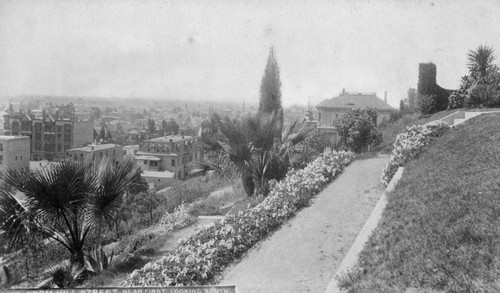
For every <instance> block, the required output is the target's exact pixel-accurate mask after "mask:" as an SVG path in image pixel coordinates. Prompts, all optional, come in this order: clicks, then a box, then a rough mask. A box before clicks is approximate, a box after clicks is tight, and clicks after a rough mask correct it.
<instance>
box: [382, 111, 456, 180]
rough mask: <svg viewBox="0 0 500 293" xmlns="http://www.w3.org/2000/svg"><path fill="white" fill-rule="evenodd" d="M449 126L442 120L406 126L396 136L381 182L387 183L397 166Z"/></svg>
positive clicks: (401, 164) (405, 161)
mask: <svg viewBox="0 0 500 293" xmlns="http://www.w3.org/2000/svg"><path fill="white" fill-rule="evenodd" d="M449 128H450V127H449V126H448V124H446V123H445V122H443V121H432V122H429V123H427V124H425V125H412V126H408V127H407V128H406V132H404V133H400V134H399V135H398V136H397V137H396V141H395V142H394V148H393V150H392V155H391V158H390V159H389V162H387V165H386V166H385V168H384V170H383V171H382V178H381V181H382V183H384V184H385V185H388V184H389V182H390V181H391V179H392V177H393V176H394V174H396V171H397V170H398V168H399V167H401V166H404V165H406V163H408V162H409V161H410V160H412V159H414V158H415V157H417V156H418V155H419V154H420V153H421V152H422V149H423V148H424V146H426V145H428V144H429V142H430V141H431V140H432V138H434V137H439V136H441V135H443V134H444V133H445V132H446V131H447V130H448V129H449Z"/></svg>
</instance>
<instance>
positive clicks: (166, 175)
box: [141, 171, 175, 179]
mask: <svg viewBox="0 0 500 293" xmlns="http://www.w3.org/2000/svg"><path fill="white" fill-rule="evenodd" d="M141 176H142V177H150V178H151V177H153V178H166V179H171V178H174V176H175V174H174V173H173V172H169V171H164V172H159V171H143V172H142V174H141Z"/></svg>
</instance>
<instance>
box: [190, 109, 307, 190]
mask: <svg viewBox="0 0 500 293" xmlns="http://www.w3.org/2000/svg"><path fill="white" fill-rule="evenodd" d="M296 128H297V121H295V122H294V123H292V124H291V125H290V126H289V127H288V128H286V129H284V125H283V112H282V110H280V111H274V112H273V113H272V114H271V115H257V116H254V117H247V118H246V119H244V120H243V121H241V122H240V121H231V120H229V119H227V118H226V119H225V120H224V121H223V122H222V123H221V125H220V130H221V133H222V138H221V139H218V138H215V137H212V136H203V137H202V139H201V147H202V148H203V149H204V150H205V151H207V152H208V153H209V156H208V159H207V160H205V161H204V162H200V164H201V165H202V166H203V167H205V168H211V169H214V170H217V171H218V172H219V173H222V174H223V175H226V176H233V175H237V176H241V179H242V182H243V186H244V187H245V191H246V192H247V194H248V195H253V194H263V195H266V194H267V182H268V181H269V180H271V179H276V180H281V179H282V178H284V177H285V175H286V172H287V171H288V168H289V166H290V158H291V156H292V154H293V152H294V150H295V145H296V144H298V143H299V142H302V141H303V140H304V139H305V138H306V137H307V136H308V135H309V133H310V131H311V130H312V129H311V128H307V127H305V128H302V129H300V130H299V131H298V132H296V131H295V130H296Z"/></svg>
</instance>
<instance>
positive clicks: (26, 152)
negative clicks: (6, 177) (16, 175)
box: [0, 135, 30, 178]
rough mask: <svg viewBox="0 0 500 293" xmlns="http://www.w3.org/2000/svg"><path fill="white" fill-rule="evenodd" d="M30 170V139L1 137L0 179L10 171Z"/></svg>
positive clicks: (24, 137)
mask: <svg viewBox="0 0 500 293" xmlns="http://www.w3.org/2000/svg"><path fill="white" fill-rule="evenodd" d="M29 168H30V138H29V137H26V136H5V135H1V136H0V178H2V177H3V174H5V172H8V171H10V170H13V171H20V170H26V171H28V170H29Z"/></svg>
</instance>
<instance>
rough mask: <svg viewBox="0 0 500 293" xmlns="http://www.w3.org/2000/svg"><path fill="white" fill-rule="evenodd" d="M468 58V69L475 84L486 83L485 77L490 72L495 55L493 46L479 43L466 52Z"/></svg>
mask: <svg viewBox="0 0 500 293" xmlns="http://www.w3.org/2000/svg"><path fill="white" fill-rule="evenodd" d="M467 59H468V60H469V64H468V66H469V70H470V73H471V74H472V76H473V77H474V79H475V80H476V84H484V83H487V77H488V75H489V74H490V71H491V69H492V67H493V66H494V64H493V61H494V60H495V55H494V51H493V48H491V47H489V46H483V45H480V46H479V47H478V48H477V49H476V50H471V51H469V53H468V54H467Z"/></svg>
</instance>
